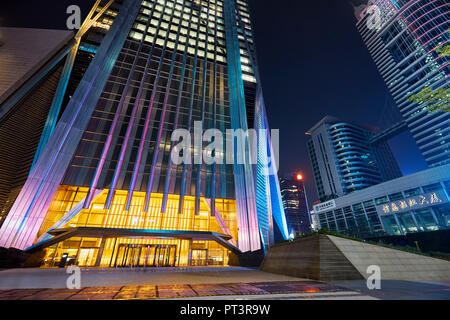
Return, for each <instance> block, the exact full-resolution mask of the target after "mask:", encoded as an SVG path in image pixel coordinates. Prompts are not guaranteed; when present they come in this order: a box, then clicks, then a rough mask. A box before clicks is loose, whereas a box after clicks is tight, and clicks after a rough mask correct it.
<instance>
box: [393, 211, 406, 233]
mask: <svg viewBox="0 0 450 320" xmlns="http://www.w3.org/2000/svg"><path fill="white" fill-rule="evenodd" d="M393 216H394V219H395V223H397V226H398V230H399V231H400V234H401V235H402V236H403V235H404V232H403V229H402V226H401V225H400V221H398V217H397V215H396V214H395V213H394V214H393Z"/></svg>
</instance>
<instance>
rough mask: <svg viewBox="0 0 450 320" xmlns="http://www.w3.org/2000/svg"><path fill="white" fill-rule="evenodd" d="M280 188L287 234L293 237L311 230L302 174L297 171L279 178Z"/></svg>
mask: <svg viewBox="0 0 450 320" xmlns="http://www.w3.org/2000/svg"><path fill="white" fill-rule="evenodd" d="M280 188H281V197H282V198H283V206H284V212H285V214H286V223H287V228H288V232H289V236H290V237H291V238H295V237H296V236H298V235H301V234H305V233H308V232H311V222H310V219H309V208H308V201H307V197H306V191H305V186H304V184H303V175H302V174H301V173H297V174H293V175H290V176H287V177H285V178H282V179H280Z"/></svg>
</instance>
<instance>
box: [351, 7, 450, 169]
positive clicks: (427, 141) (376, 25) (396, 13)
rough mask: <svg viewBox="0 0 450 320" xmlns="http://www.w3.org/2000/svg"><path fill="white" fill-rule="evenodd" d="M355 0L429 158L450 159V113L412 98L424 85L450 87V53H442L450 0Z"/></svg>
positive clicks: (433, 161) (369, 40)
mask: <svg viewBox="0 0 450 320" xmlns="http://www.w3.org/2000/svg"><path fill="white" fill-rule="evenodd" d="M355 4H356V5H358V6H357V7H355V14H356V17H357V19H358V23H357V29H358V31H359V32H360V34H361V36H362V39H363V41H364V43H365V45H366V46H367V48H368V50H369V52H370V54H371V56H372V58H373V60H374V62H375V64H376V66H377V67H378V70H379V72H380V74H381V76H382V77H383V79H384V81H385V82H386V85H387V87H388V88H389V91H390V92H391V95H392V97H393V99H394V101H395V102H396V104H397V107H398V109H399V110H400V112H401V114H402V116H403V119H404V120H405V122H406V124H407V126H408V129H409V131H410V132H411V134H412V136H413V137H414V139H415V141H416V143H417V145H418V147H419V149H420V151H421V153H422V154H423V156H424V158H425V160H426V162H427V163H428V165H429V166H430V167H434V166H439V165H444V164H447V163H450V137H449V135H450V113H448V112H431V113H430V112H429V111H428V108H427V106H426V104H416V103H414V102H413V101H411V100H410V99H409V98H410V97H411V96H412V95H414V94H416V93H419V92H421V91H422V89H423V88H431V89H433V90H437V89H440V88H444V89H448V87H449V80H448V79H449V74H450V65H449V61H450V57H449V56H448V55H443V54H441V49H442V48H443V46H446V45H448V42H449V40H450V34H449V32H448V30H449V28H450V19H449V14H448V9H449V3H448V1H447V0H433V1H430V0H377V1H370V2H368V1H364V4H361V1H358V3H355ZM368 6H376V7H372V8H371V9H370V10H367V9H368ZM368 13H370V14H368ZM378 13H380V15H379V18H380V19H378V17H377V14H378Z"/></svg>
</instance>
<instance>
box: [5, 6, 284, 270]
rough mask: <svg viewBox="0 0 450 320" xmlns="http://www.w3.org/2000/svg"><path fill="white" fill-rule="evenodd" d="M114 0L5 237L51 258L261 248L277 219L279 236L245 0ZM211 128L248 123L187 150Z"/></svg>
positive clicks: (162, 256)
mask: <svg viewBox="0 0 450 320" xmlns="http://www.w3.org/2000/svg"><path fill="white" fill-rule="evenodd" d="M111 2H114V1H109V2H107V3H106V1H97V3H96V7H97V8H96V9H95V10H93V11H94V12H100V13H102V12H105V11H104V9H106V6H110V5H111ZM118 2H119V3H120V5H117V6H115V7H114V6H111V7H110V8H109V9H108V10H109V16H111V17H112V18H111V19H110V20H108V21H107V23H104V22H101V21H95V18H94V19H91V20H94V21H91V24H93V23H96V24H97V27H100V28H103V29H104V32H103V33H104V34H102V35H101V38H100V43H101V44H100V45H99V46H98V47H96V46H93V47H92V48H91V49H92V61H89V62H88V63H87V65H88V68H87V70H85V72H82V73H80V72H78V74H79V75H80V79H78V83H77V85H76V86H75V87H76V89H75V90H74V92H73V95H72V96H71V97H70V99H69V101H68V104H67V106H66V107H65V110H64V113H63V114H62V116H61V119H60V120H59V121H58V123H57V125H56V127H55V129H54V130H53V131H52V134H51V136H50V138H49V139H48V142H45V143H43V144H44V145H43V147H42V152H41V153H40V155H39V157H38V159H37V160H36V162H35V165H34V166H33V169H32V171H31V173H30V175H29V178H28V180H27V182H26V183H25V186H24V187H23V188H22V191H21V192H20V194H19V196H18V198H17V200H16V202H15V203H14V205H13V207H12V209H11V211H10V212H9V214H8V216H7V218H6V220H5V222H4V224H3V225H2V228H1V229H0V246H4V247H16V248H19V249H26V248H28V249H30V250H38V249H45V250H46V257H47V260H48V261H51V262H52V263H54V262H55V261H58V260H61V261H62V259H63V258H64V259H67V258H69V259H74V260H76V261H77V263H78V264H81V265H88V266H94V265H97V266H99V265H101V266H106V267H108V266H124V265H159V266H161V265H171V266H178V265H180V266H181V265H205V264H216V265H226V264H228V263H230V259H232V253H235V254H241V253H245V252H254V251H262V252H264V251H265V250H266V249H267V248H268V247H269V246H270V245H271V244H272V243H273V239H274V230H275V231H276V232H277V234H281V235H282V237H283V238H287V227H286V219H285V216H284V210H283V206H282V202H281V195H280V188H279V183H278V177H277V174H276V163H275V154H274V151H273V150H274V147H273V146H272V141H271V137H270V134H268V122H267V118H266V113H265V106H264V101H263V96H262V89H261V85H260V80H259V74H258V68H257V63H256V57H255V46H254V42H253V31H252V26H251V21H250V14H249V9H248V5H247V2H246V1H243V0H203V1H190V0H154V1H150V0H149V1H142V0H124V1H118ZM102 7H103V8H102ZM98 16H101V15H100V14H99V15H98ZM85 40H86V39H85ZM79 44H80V42H79ZM82 47H83V50H85V51H86V50H89V49H90V48H89V44H88V41H85V44H82ZM75 65H76V64H75ZM70 87H71V86H70V84H69V89H70ZM72 87H73V86H72ZM211 129H217V130H219V131H220V132H223V133H225V132H226V131H227V130H231V132H237V131H241V132H244V133H245V132H247V130H248V129H256V130H255V132H256V134H255V136H254V137H252V138H253V139H244V140H245V141H244V143H238V142H237V141H235V139H234V136H231V140H232V141H231V145H232V148H231V149H226V152H227V153H229V152H231V153H232V155H233V156H232V157H231V159H232V162H231V163H229V162H225V161H223V162H220V161H216V162H214V163H206V162H205V161H195V159H198V157H200V159H201V155H202V154H204V153H205V152H203V151H204V150H205V148H207V147H208V146H210V144H212V143H214V144H216V143H218V142H217V141H216V139H217V137H216V136H215V138H214V139H211V138H210V139H207V138H206V136H207V132H208V131H210V130H211ZM180 130H181V131H183V130H184V131H183V132H187V133H190V134H192V137H193V138H192V140H193V141H192V147H191V148H190V151H191V152H192V155H193V156H192V158H194V159H193V161H189V162H184V163H182V164H177V163H175V162H174V161H172V157H171V155H173V152H174V150H176V146H177V142H178V141H175V140H174V139H173V133H174V132H176V131H178V132H180ZM199 132H200V138H199V136H198V133H199ZM202 133H203V136H202ZM227 137H228V136H227ZM244 137H246V138H248V137H247V136H246V135H245V134H244ZM249 140H251V141H252V142H254V143H253V145H254V146H256V149H255V150H256V152H254V153H253V152H251V151H250V149H251V148H250V147H249V145H250V143H249ZM226 142H227V144H228V143H229V142H230V141H226ZM183 152H184V151H183ZM217 153H218V152H217ZM217 153H216V152H213V151H211V154H215V155H214V157H215V158H216V159H217V158H219V156H220V155H218V154H217ZM241 154H243V161H240V157H239V156H238V155H241ZM183 155H184V154H183ZM222 156H223V155H222ZM267 159H269V161H267ZM31 246H32V247H31ZM30 247H31V248H30Z"/></svg>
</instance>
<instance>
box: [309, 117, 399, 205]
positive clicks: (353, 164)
mask: <svg viewBox="0 0 450 320" xmlns="http://www.w3.org/2000/svg"><path fill="white" fill-rule="evenodd" d="M376 133H377V130H376V128H372V127H369V126H361V125H358V124H354V123H350V122H344V121H341V120H339V119H338V118H335V117H331V116H326V117H325V118H323V119H322V120H321V121H319V122H318V123H317V124H316V125H315V126H314V127H312V128H311V129H310V130H309V131H308V132H307V135H309V136H310V139H309V140H308V142H307V147H308V152H309V156H310V160H311V164H312V168H313V172H314V180H315V182H316V188H317V193H318V196H319V198H320V201H326V200H328V199H333V198H336V197H340V196H343V195H345V194H348V193H351V192H353V191H356V190H361V189H364V188H367V187H370V186H373V185H376V184H378V183H381V182H383V181H388V180H391V179H395V178H398V177H400V176H401V172H400V169H399V167H398V165H397V162H396V160H395V158H394V156H393V154H392V152H391V149H390V147H389V145H388V144H387V142H378V143H377V144H376V145H374V144H371V143H370V138H371V137H372V136H373V135H374V134H376Z"/></svg>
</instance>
